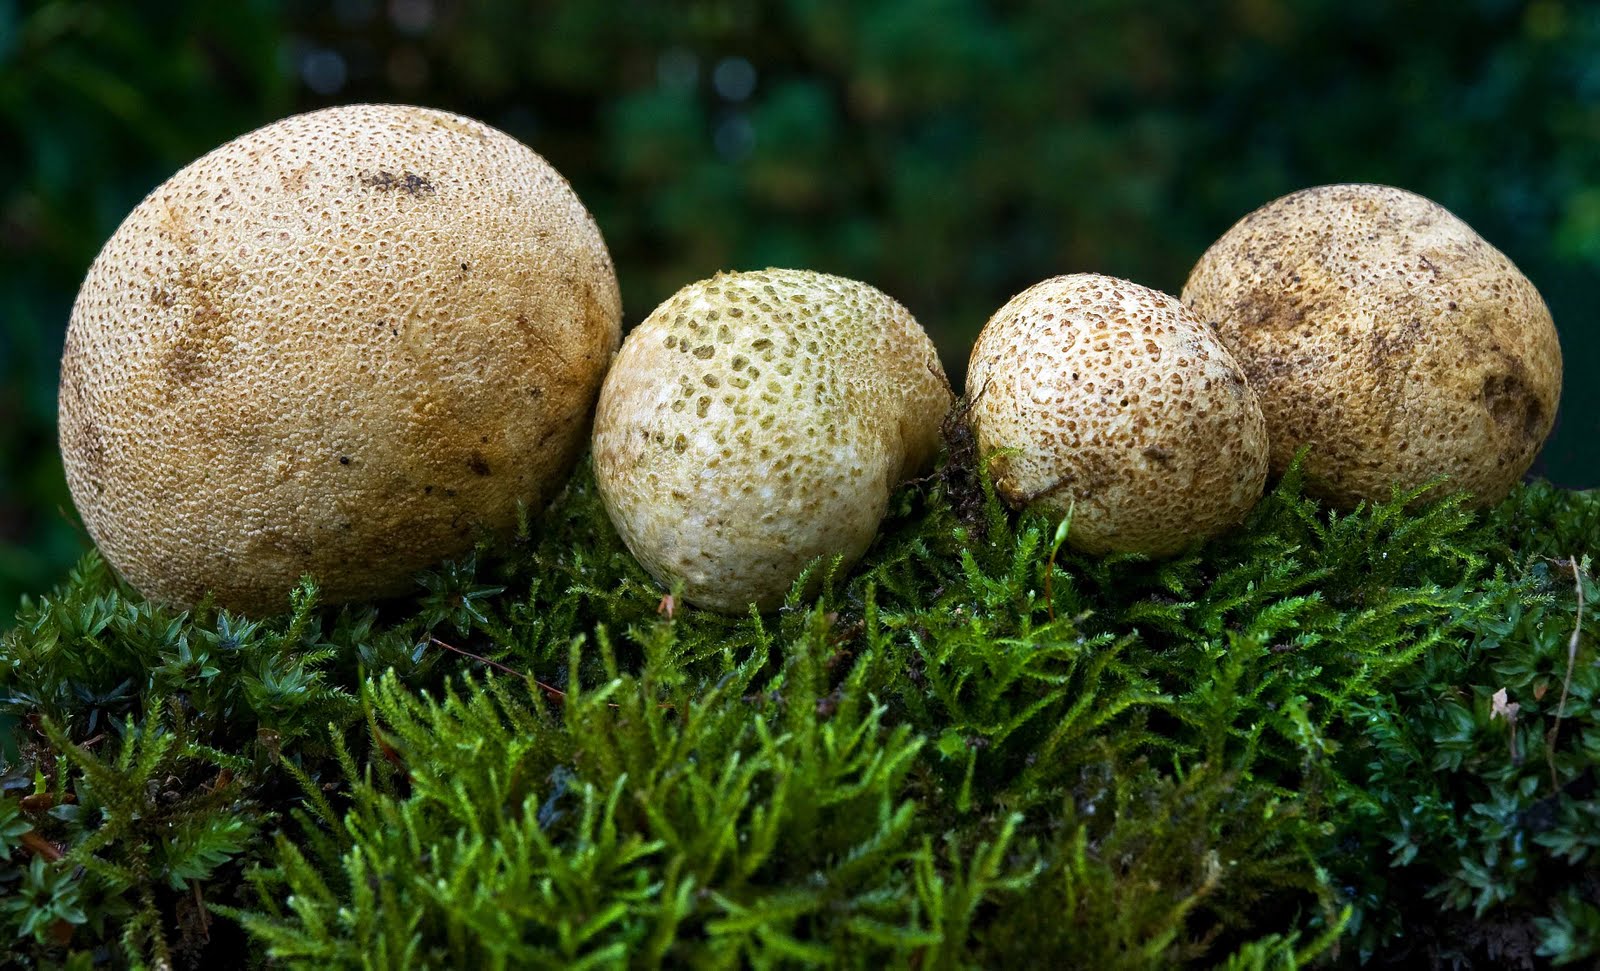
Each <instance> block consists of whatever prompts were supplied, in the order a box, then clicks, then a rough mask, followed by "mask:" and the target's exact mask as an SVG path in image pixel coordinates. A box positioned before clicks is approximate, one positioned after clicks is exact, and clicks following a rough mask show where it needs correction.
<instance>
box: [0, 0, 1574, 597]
mask: <svg viewBox="0 0 1600 971" xmlns="http://www.w3.org/2000/svg"><path fill="white" fill-rule="evenodd" d="M752 81H753V86H751V84H750V82H752ZM349 101H402V102H413V103H419V104H425V105H432V106H437V107H443V108H450V109H453V110H456V111H460V112H464V113H466V114H469V115H473V116H476V117H479V118H482V119H483V120H485V121H488V122H489V123H491V124H494V125H497V126H499V127H501V128H503V129H505V130H507V131H509V132H511V133H512V134H514V135H516V136H517V137H518V138H521V139H523V140H524V141H526V142H527V143H528V144H530V145H532V146H533V147H534V148H535V149H537V150H538V151H539V152H541V153H542V154H544V155H545V156H546V157H548V158H549V159H550V160H551V161H552V162H554V163H555V165H556V166H557V167H558V168H559V169H560V170H561V171H562V172H563V173H565V174H566V175H567V177H568V178H570V179H571V181H572V182H573V183H574V185H575V186H576V187H577V189H578V192H579V194H580V195H581V196H582V197H583V199H584V200H585V201H586V202H587V203H588V205H589V207H590V208H591V210H592V211H593V212H594V214H595V216H596V218H597V219H598V220H599V222H600V225H601V228H602V229H603V231H604V233H605V236H606V239H607V241H608V243H609V244H610V247H611V251H612V254H613V255H614V257H615V258H616V262H617V268H618V272H619V274H620V277H621V282H622V291H623V298H624V302H625V305H626V313H627V321H628V322H629V323H630V324H631V323H633V322H636V321H638V320H639V319H641V318H642V317H643V316H644V315H645V314H646V313H648V312H649V310H650V309H651V308H652V307H653V306H654V305H655V304H656V303H657V302H658V301H660V300H661V299H662V298H663V297H665V296H666V295H668V294H669V293H671V292H672V291H673V290H675V289H677V288H678V287H679V286H681V285H683V284H685V283H688V282H690V281H692V280H696V279H699V278H701V277H704V276H707V275H709V274H711V273H712V272H714V271H716V270H719V269H729V268H752V267H762V266H768V265H779V266H804V267H812V268H815V269H819V270H827V271H832V272H836V273H842V274H845V275H848V276H853V277H857V278H860V279H863V280H866V281H869V282H871V283H873V284H875V285H877V286H879V287H881V288H882V289H884V290H886V291H888V292H889V293H891V294H893V295H894V296H896V297H898V298H899V299H900V300H902V301H903V302H904V303H906V304H907V305H908V306H909V307H910V308H911V309H912V311H913V312H914V313H916V315H917V316H918V318H919V319H920V320H921V321H922V322H923V323H924V324H925V325H926V326H927V328H928V329H929V331H930V332H932V334H933V335H934V338H935V340H936V341H938V343H939V345H940V347H941V348H942V349H943V352H944V355H945V360H946V363H947V365H948V366H949V367H950V369H951V371H952V373H953V376H959V373H960V372H961V371H962V369H963V368H964V363H965V356H966V351H967V348H968V346H969V344H970V342H971V340H972V338H973V336H974V335H975V334H976V332H977V330H978V328H979V327H980V326H981V325H982V324H983V322H984V320H985V319H987V317H988V315H989V313H990V312H991V311H993V310H994V309H995V308H996V307H997V306H999V305H1000V303H1002V302H1003V301H1004V300H1005V299H1006V298H1007V297H1009V296H1010V295H1011V294H1012V293H1014V292H1015V291H1017V290H1019V289H1021V288H1023V287H1025V286H1027V285H1028V284H1030V283H1032V282H1034V281H1035V280H1038V279H1040V278H1042V277H1045V276H1048V275H1052V274H1056V273H1062V272H1071V271H1083V270H1096V271H1101V272H1106V273H1112V274H1116V275H1119V276H1126V277H1129V278H1132V279H1134V280H1137V281H1139V282H1142V283H1146V284H1149V285H1151V286H1155V287H1158V288H1160V289H1164V290H1168V291H1173V292H1175V291H1177V290H1178V289H1179V288H1180V287H1181V286H1182V284H1183V280H1184V278H1185V276H1186V275H1187V273H1188V269H1189V267H1190V265H1191V264H1192V263H1193V262H1194V260H1195V259H1196V258H1197V257H1198V256H1199V255H1200V253H1201V252H1202V251H1203V250H1204V249H1205V247H1206V246H1207V244H1209V243H1210V242H1211V240H1212V239H1214V238H1215V237H1216V236H1217V235H1219V234H1220V233H1222V232H1223V231H1224V230H1225V229H1227V228H1228V226H1230V225H1231V224H1232V223H1233V222H1234V221H1235V220H1236V219H1238V218H1239V217H1240V216H1242V215H1244V214H1245V213H1246V212H1248V211H1249V210H1251V209H1253V208H1255V207H1256V206H1258V205H1260V204H1262V203H1264V202H1266V201H1268V200H1270V199H1272V198H1274V197H1276V196H1278V195H1281V194H1283V193H1285V192H1289V191H1292V190H1294V189H1297V188H1301V187H1304V186H1308V185H1314V184H1318V183H1326V182H1341V181H1374V182H1384V183H1390V184H1393V185H1398V186H1403V187H1405V188H1408V189H1412V190H1414V191H1417V192H1420V193H1423V194H1424V195H1427V196H1430V197H1432V198H1434V199H1436V200H1438V201H1439V202H1441V203H1443V204H1444V205H1445V206H1447V207H1449V208H1450V209H1452V210H1454V211H1455V212H1456V213H1458V214H1459V215H1461V216H1462V217H1463V218H1464V219H1466V220H1467V221H1468V222H1469V223H1471V224H1472V225H1473V226H1474V227H1476V228H1477V229H1478V231H1479V232H1481V233H1482V234H1483V235H1484V236H1485V237H1486V238H1488V239H1489V241H1490V242H1492V243H1494V244H1495V245H1496V246H1498V247H1500V248H1501V249H1503V250H1504V251H1505V252H1507V253H1508V254H1509V255H1510V256H1511V257H1512V258H1513V259H1514V260H1515V261H1516V262H1517V263H1518V265H1520V266H1521V267H1522V269H1523V270H1524V272H1526V273H1527V274H1528V276H1529V277H1531V278H1532V279H1533V281H1534V283H1535V284H1536V285H1537V286H1538V287H1539V289H1540V290H1541V291H1542V292H1543V293H1544V295H1545V298H1546V299H1547V300H1548V302H1549V303H1550V306H1551V309H1552V311H1553V312H1554V314H1555V319H1556V324H1557V327H1558V328H1559V329H1560V330H1561V333H1562V344H1563V349H1564V352H1565V355H1566V371H1567V380H1566V394H1565V398H1564V404H1563V408H1562V414H1561V417H1560V421H1559V424H1558V427H1557V431H1556V434H1555V436H1554V437H1553V438H1552V439H1551V441H1550V443H1549V445H1548V446H1547V448H1546V449H1545V452H1544V455H1543V457H1542V459H1541V464H1540V466H1539V470H1540V471H1541V472H1542V473H1543V474H1546V475H1548V476H1549V477H1550V478H1552V479H1554V480H1555V481H1556V482H1558V483H1560V484H1562V485H1567V486H1571V487H1584V486H1593V485H1595V484H1597V483H1600V459H1597V456H1596V450H1595V447H1594V442H1595V440H1596V435H1597V432H1600V420H1597V415H1600V389H1597V386H1596V385H1597V382H1595V381H1594V379H1593V377H1592V375H1591V371H1592V369H1593V365H1594V363H1595V362H1596V361H1597V360H1600V337H1597V335H1596V328H1595V325H1594V319H1593V310H1594V308H1595V306H1596V290H1597V286H1600V4H1596V3H1592V2H1589V3H1575V2H1567V3H1563V2H1559V0H1539V2H1536V3H1531V4H1526V3H1514V2H1504V0H1451V2H1434V3H1404V4H1401V3H1390V2H1380V0H1306V2H1299V3H1275V2H1269V0H1237V2H1232V3H1191V2H1186V0H1164V2H1150V3H1139V4H1133V3H1121V2H1109V0H1101V2H1082V3H1022V2H1007V3H992V4H982V3H976V2H964V0H885V2H879V3H871V4H867V3H862V4H852V3H841V2H827V0H791V2H786V3H775V4H770V5H757V4H746V3H719V2H702V3H688V4H659V3H628V4H605V3H596V2H592V0H591V2H583V0H578V2H569V3H534V4H529V3H508V2H484V3H471V4H468V3H448V2H443V0H432V2H430V0H384V2H377V0H337V2H334V3H330V4H295V3H290V4H278V3H270V2H262V0H254V2H245V3H218V2H215V0H173V2H167V3H153V2H152V3H148V4H142V5H139V4H111V3H95V2H80V3H75V2H55V3H43V4H40V3H18V2H16V0H0V145H3V151H0V260H3V271H0V382H3V384H0V614H4V615H9V613H10V609H11V605H12V604H13V603H14V601H15V598H16V597H17V596H18V595H19V594H20V593H22V592H25V591H29V590H38V589H41V588H43V587H44V586H45V585H47V584H48V583H49V582H50V581H51V580H52V579H53V578H54V577H55V576H56V575H57V574H58V573H59V572H60V571H61V570H62V569H63V568H64V566H65V565H66V564H68V563H70V562H71V561H72V559H73V558H74V557H75V556H76V555H77V554H78V552H79V551H80V550H81V549H82V546H83V543H84V542H85V541H84V538H83V534H82V531H81V527H78V526H76V525H74V518H73V517H72V515H71V512H70V500H69V499H68V497H67V493H66V489H65V486H64V484H63V481H62V477H61V470H60V463H59V460H58V459H57V457H56V452H55V431H54V415H55V387H56V362H57V359H58V355H59V354H60V346H61V339H62V333H63V329H64V327H65V325H66V321H67V317H68V314H69V312H70V308H71V303H72V298H73V295H74V293H75V292H76V290H77V286H78V283H79V281H80V280H81V278H82V276H83V273H84V271H85V269H86V268H87V267H88V264H89V262H90V260H92V259H93V257H94V254H95V252H96V251H97V249H98V248H99V246H100V244H101V243H102V242H103V241H104V240H105V238H106V237H107V236H108V235H110V233H111V232H112V231H113V230H114V229H115V228H116V226H117V223H118V222H119V221H120V220H121V218H122V217H123V215H124V214H126V212H127V211H128V210H129V209H130V208H131V207H132V206H133V205H134V204H135V203H137V202H138V201H139V199H140V198H141V197H142V196H143V195H144V194H145V193H147V192H148V191H150V189H152V188H153V187H154V186H156V185H157V184H158V183H160V182H161V181H162V180H163V179H165V178H167V177H168V176H169V175H171V174H172V173H173V172H174V171H175V170H176V169H178V168H179V167H180V166H182V165H183V164H185V163H186V162H188V161H190V160H192V159H193V158H195V157H197V156H198V155H200V154H201V153H203V152H204V151H206V150H207V149H210V148H212V147H213V146H215V145H217V144H220V143H221V142H223V141H226V140H228V139H230V138H232V137H234V136H236V135H239V134H241V133H243V132H245V131H247V130H249V129H251V128H254V127H257V126H259V125H262V124H265V123H267V122H269V121H272V120H274V119H276V118H279V117H281V116H283V115H285V114H289V113H291V112H295V111H300V110H305V109H308V108H315V107H319V106H322V105H327V104H334V103H340V102H349Z"/></svg>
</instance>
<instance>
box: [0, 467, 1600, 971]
mask: <svg viewBox="0 0 1600 971" xmlns="http://www.w3.org/2000/svg"><path fill="white" fill-rule="evenodd" d="M1067 528H1068V527H1067V526H1066V524H1058V523H1056V522H1053V521H1050V520H1047V519H1044V518H1040V517H1036V516H1033V515H1031V514H1025V515H1021V516H1018V515H1015V514H1012V513H1009V512H1007V511H1005V510H1004V509H1002V508H1001V507H1000V506H999V505H998V504H997V503H996V502H995V501H994V499H993V497H992V495H990V494H988V492H987V490H985V488H984V486H983V483H982V482H981V481H980V480H978V479H977V478H976V477H975V476H974V475H973V473H972V471H971V470H970V469H966V468H962V467H961V464H960V463H953V464H951V463H947V464H946V465H945V466H944V467H943V469H942V470H941V472H940V473H939V474H937V475H936V476H935V477H933V478H931V479H929V480H927V481H924V482H921V483H917V484H915V485H913V486H910V487H907V488H905V489H903V490H901V492H900V493H899V494H898V495H897V496H896V498H895V501H894V503H893V507H892V509H891V515H890V518H889V520H888V521H887V522H886V523H885V526H884V529H883V531H882V534H881V535H880V537H879V539H878V540H877V542H876V543H875V545H874V546H873V548H872V550H871V552H870V553H869V554H868V556H867V558H866V559H865V560H864V561H863V562H862V564H861V565H860V567H859V568H858V569H857V570H855V571H853V572H852V573H850V574H848V575H843V574H840V573H838V571H836V570H830V569H829V567H828V564H825V563H823V564H818V565H816V566H815V567H814V573H813V575H812V576H811V577H810V578H809V579H810V580H811V581H812V583H811V586H809V587H807V588H806V589H810V590H813V591H815V593H814V594H813V595H805V596H803V595H801V594H800V593H799V592H796V593H795V594H792V595H791V596H790V598H789V601H788V603H787V604H786V606H785V607H784V608H783V609H782V610H781V611H779V612H777V613H775V614H771V615H768V616H764V617H763V616H755V615H750V616H745V617H732V618H729V617H723V616H718V615H715V614H710V613H705V612H702V611H698V610H695V609H693V608H690V607H686V606H683V605H680V604H677V603H676V602H675V601H674V600H672V599H671V598H664V597H663V595H662V591H661V590H660V589H658V588H657V587H656V586H655V585H654V584H653V583H652V582H651V581H650V579H649V578H648V577H647V576H646V575H645V574H644V573H643V572H642V570H641V569H640V568H639V566H638V565H637V564H636V563H635V562H634V561H633V559H632V558H631V557H630V556H629V555H628V554H627V552H626V550H625V549H624V548H623V547H622V545H621V544H620V542H619V541H618V539H617V537H616V534H615V533H614V532H613V530H612V528H611V527H610V525H609V523H608V522H607V520H606V517H605V515H604V512H603V510H602V509H601V507H600V504H599V502H598V499H597V498H596V496H595V493H594V488H593V480H592V477H591V475H590V473H589V472H588V471H587V469H584V470H580V472H579V473H578V474H577V475H576V476H575V478H574V480H573V481H572V483H571V484H570V485H569V487H568V488H567V490H566V492H565V494H564V495H563V496H562V498H561V499H560V500H558V502H557V503H556V504H555V505H554V507H553V508H551V509H550V510H549V511H547V512H546V513H544V514H543V515H542V516H540V517H538V518H537V519H535V520H533V521H532V522H530V523H527V524H525V526H524V528H523V529H522V530H521V531H520V533H519V536H518V537H517V538H516V539H514V540H512V541H510V542H505V543H499V544H490V543H485V544H481V545H480V547H479V549H478V551H477V553H476V554H475V555H474V556H473V557H472V558H470V559H468V560H466V561H465V562H459V563H455V564H450V565H446V566H444V567H442V568H440V569H439V570H438V571H436V572H434V573H431V574H428V575H426V576H424V577H422V578H421V579H420V583H419V587H418V592H417V594H416V596H415V597H412V598H408V599H405V600H403V601H397V602H389V603H384V604H380V605H375V606H356V607H346V608H324V607H320V606H318V603H317V592H316V586H315V584H314V583H313V582H311V581H310V580H308V581H305V582H303V583H302V584H301V587H300V588H299V589H298V590H297V591H296V592H295V595H294V597H293V602H292V603H286V604H285V607H286V612H285V613H284V614H283V615H282V616H279V617H274V618H267V619H259V620H258V619H246V618H243V617H239V616H236V615H231V614H229V613H227V612H224V611H218V610H215V609H210V608H208V607H206V606H204V605H202V606H201V607H200V608H198V609H196V610H194V611H191V612H188V613H176V612H172V611H168V610H165V609H162V608H159V607H156V606H152V605H151V604H149V603H147V602H145V601H144V600H142V599H141V598H139V597H138V596H137V595H136V594H134V593H133V592H132V591H130V590H129V589H127V588H126V587H125V586H123V585H121V584H119V583H118V582H117V581H116V580H115V579H114V577H113V576H112V575H111V574H110V572H109V571H108V570H107V568H106V567H105V566H104V564H103V563H102V562H101V561H100V560H99V559H98V558H97V557H95V556H94V555H93V554H90V555H88V556H86V557H85V558H84V560H83V561H82V562H81V563H80V564H79V566H78V567H77V569H76V570H75V571H74V572H73V574H72V575H71V576H70V577H69V578H68V579H67V580H66V581H65V582H64V583H63V584H62V585H61V586H60V587H59V588H58V589H57V590H56V591H55V592H53V593H51V594H50V595H49V596H46V597H41V598H38V599H37V600H35V601H32V602H29V603H25V604H24V606H23V607H22V609H21V611H20V612H19V614H18V616H17V618H16V620H15V626H14V627H13V628H12V629H11V630H9V632H7V633H6V634H5V635H4V639H3V641H0V711H3V712H4V713H5V715H8V716H9V717H10V718H11V719H12V721H13V724H14V730H13V732H12V735H13V738H12V739H11V741H10V744H9V745H8V748H7V751H6V762H7V764H6V766H5V771H4V776H3V779H4V792H3V796H0V854H3V860H0V937H4V938H5V939H6V941H7V942H8V943H7V948H8V949H9V956H7V957H4V958H0V966H8V967H9V966H36V965H37V966H54V965H66V966H69V967H76V968H87V967H91V966H101V965H110V966H120V965H128V964H132V965H136V966H144V967H152V968H154V967H167V966H171V967H179V968H182V967H202V966H212V965H214V964H217V963H219V962H223V961H227V962H229V963H233V964H243V965H246V966H258V965H269V966H270V965H282V966H294V967H307V968H336V967H358V966H364V967H423V966H429V967H459V968H467V967H471V968H495V967H563V968H567V967H572V968H576V967H609V966H623V965H628V966H658V965H668V966H694V967H719V966H720V967H738V966H753V967H766V966H780V965H781V966H796V967H799V966H808V965H815V966H861V967H881V966H893V967H912V968H922V969H930V968H954V967H990V968H998V967H1028V966H1054V967H1082V968H1116V967H1169V966H1174V965H1179V964H1183V965H1194V966H1216V965H1222V966H1227V967H1239V968H1283V967H1294V966H1297V965H1303V964H1307V963H1316V964H1321V965H1337V966H1357V965H1361V964H1365V965H1366V966H1368V967H1386V966H1404V967H1417V966H1428V965H1434V966H1450V967H1464V966H1471V965H1482V966H1494V967H1497V968H1505V967H1524V966H1536V965H1539V964H1543V963H1546V962H1549V961H1552V960H1553V961H1555V962H1579V963H1587V962H1589V961H1592V960H1594V959H1595V958H1596V956H1597V955H1600V867H1597V866H1596V860H1597V854H1600V800H1597V799H1596V798H1595V793H1596V787H1597V786H1596V783H1597V779H1596V768H1595V766H1596V764H1597V762H1600V710H1597V708H1596V695H1597V691H1600V666H1597V665H1596V663H1595V651H1594V648H1595V640H1596V634H1597V632H1600V622H1597V621H1596V620H1595V618H1596V616H1600V610H1596V609H1587V610H1586V609H1584V608H1581V607H1580V600H1579V595H1580V593H1581V594H1582V596H1583V597H1584V598H1585V599H1586V600H1587V602H1588V603H1589V604H1591V605H1594V604H1596V603H1597V602H1600V586H1597V585H1596V582H1595V580H1594V578H1593V577H1594V575H1593V573H1592V572H1590V558H1591V557H1594V556H1595V555H1596V553H1597V551H1600V550H1597V548H1600V494H1597V493H1575V492H1564V491H1561V490H1558V489H1555V488H1553V487H1551V486H1549V485H1546V484H1533V485H1527V486H1523V487H1519V488H1518V489H1517V491H1516V492H1515V493H1514V494H1513V495H1512V497H1511V498H1510V499H1508V500H1507V501H1506V502H1504V503H1502V504H1501V505H1500V506H1498V507H1496V508H1494V509H1492V510H1488V511H1486V512H1478V511H1473V510H1471V509H1469V508H1468V507H1466V506H1465V505H1464V504H1463V503H1462V502H1461V501H1460V500H1459V499H1458V498H1455V497H1450V496H1448V495H1447V494H1445V492H1444V491H1443V490H1442V489H1440V488H1435V489H1433V490H1431V491H1425V494H1420V495H1404V496H1397V497H1396V499H1395V501H1394V502H1392V503H1390V504H1388V505H1384V506H1379V507H1376V508H1362V509H1358V510H1356V511H1355V512H1353V513H1350V514H1347V515H1346V514H1333V513H1330V512H1328V511H1327V510H1325V509H1323V508H1322V507H1320V506H1319V505H1318V504H1317V503H1315V502H1313V501H1311V500H1308V499H1305V498H1302V496H1301V490H1300V484H1299V476H1298V475H1297V474H1296V473H1295V472H1291V473H1290V475H1289V476H1288V477H1286V478H1285V479H1284V480H1283V481H1282V482H1280V483H1278V484H1277V485H1276V486H1275V487H1273V489H1272V491H1271V492H1270V493H1269V495H1268V497H1267V498H1266V499H1265V500H1264V501H1263V502H1262V503H1261V505H1260V506H1259V507H1258V508H1257V509H1256V510H1255V511H1254V513H1252V515H1251V516H1250V518H1249V520H1248V522H1247V523H1246V524H1245V525H1244V526H1242V527H1241V528H1240V529H1238V530H1237V531H1236V532H1234V533H1233V534H1231V535H1229V536H1227V537H1225V538H1223V539H1221V540H1219V541H1216V542H1213V543H1210V544H1208V545H1206V546H1205V547H1203V548H1201V549H1199V550H1198V551H1196V552H1194V553H1192V554H1190V555H1187V556H1184V557H1182V558H1178V559H1174V560H1169V561H1165V562H1160V563H1151V562H1144V561H1141V560H1139V559H1137V558H1133V557H1120V558H1119V557H1111V558H1107V559H1097V558H1089V557H1082V556H1079V555H1076V554H1073V553H1072V552H1070V551H1069V550H1068V549H1067V548H1066V547H1065V546H1063V544H1062V540H1063V538H1064V537H1065V535H1066V531H1067ZM1580 617H1581V628H1582V629H1581V632H1580V633H1577V634H1575V633H1574V632H1575V630H1577V629H1578V628H1579V626H1580ZM1573 652H1575V653H1573ZM1569 664H1570V675H1569Z"/></svg>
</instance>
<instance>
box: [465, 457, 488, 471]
mask: <svg viewBox="0 0 1600 971" xmlns="http://www.w3.org/2000/svg"><path fill="white" fill-rule="evenodd" d="M467 468H469V469H471V470H472V474H473V475H488V474H489V460H488V459H486V458H484V457H483V453H482V452H473V453H472V455H470V456H468V458H467Z"/></svg>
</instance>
